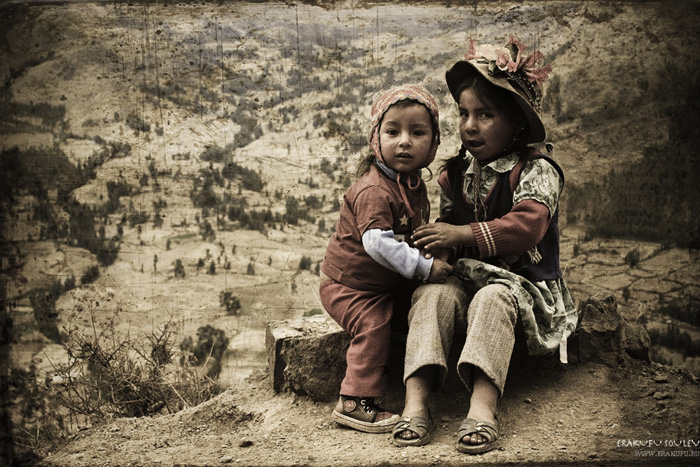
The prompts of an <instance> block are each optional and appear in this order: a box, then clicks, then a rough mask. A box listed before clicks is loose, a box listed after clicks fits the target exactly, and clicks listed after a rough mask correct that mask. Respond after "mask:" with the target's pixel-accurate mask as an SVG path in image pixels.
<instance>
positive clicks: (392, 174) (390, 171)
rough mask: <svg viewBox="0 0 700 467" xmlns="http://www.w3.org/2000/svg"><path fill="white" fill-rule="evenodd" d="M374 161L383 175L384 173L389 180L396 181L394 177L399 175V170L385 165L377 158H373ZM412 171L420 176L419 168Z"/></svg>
mask: <svg viewBox="0 0 700 467" xmlns="http://www.w3.org/2000/svg"><path fill="white" fill-rule="evenodd" d="M374 163H375V164H377V167H379V170H380V171H381V172H382V173H383V174H384V175H386V176H387V177H389V178H390V179H391V180H394V181H396V177H397V176H398V175H399V172H397V171H396V170H394V169H392V168H391V167H389V166H388V165H386V164H385V163H384V162H382V161H380V160H379V159H377V160H375V162H374ZM413 173H415V174H416V175H418V176H419V177H420V176H421V170H420V169H418V170H416V171H415V172H413Z"/></svg>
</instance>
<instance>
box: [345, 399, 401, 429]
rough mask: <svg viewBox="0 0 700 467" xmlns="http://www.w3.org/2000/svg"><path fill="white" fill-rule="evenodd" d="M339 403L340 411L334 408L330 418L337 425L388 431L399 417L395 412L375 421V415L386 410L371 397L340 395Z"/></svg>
mask: <svg viewBox="0 0 700 467" xmlns="http://www.w3.org/2000/svg"><path fill="white" fill-rule="evenodd" d="M340 404H341V405H342V409H341V410H342V412H341V411H339V410H338V409H337V408H336V409H334V410H333V414H332V415H331V418H333V420H334V421H335V422H336V423H338V424H339V425H344V426H347V427H350V428H354V429H355V430H358V431H363V432H365V433H389V432H390V431H391V428H392V427H393V426H394V424H395V423H396V420H397V419H398V418H399V416H398V415H397V414H391V417H389V418H387V419H384V420H381V421H378V422H376V421H375V420H376V419H377V416H378V415H379V414H380V413H382V412H386V410H384V409H382V408H381V407H379V406H378V405H375V404H374V398H373V397H351V396H340ZM336 407H337V406H336Z"/></svg>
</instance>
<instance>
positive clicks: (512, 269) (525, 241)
mask: <svg viewBox="0 0 700 467" xmlns="http://www.w3.org/2000/svg"><path fill="white" fill-rule="evenodd" d="M523 49H525V46H524V45H523V44H521V43H519V42H518V41H517V40H516V39H515V38H514V37H513V36H511V38H510V42H509V43H508V44H507V45H506V47H495V46H490V45H487V46H484V47H480V48H477V49H476V50H475V49H474V43H473V41H472V43H471V44H470V51H469V53H468V54H467V55H466V59H465V60H463V61H459V62H457V63H456V64H455V65H454V66H453V67H452V68H451V69H450V70H449V71H447V74H446V79H447V86H448V88H449V90H450V93H451V94H452V97H453V98H454V99H455V101H456V102H457V104H458V108H459V133H460V138H461V140H462V148H461V150H460V151H459V154H458V155H457V156H455V157H453V158H452V159H450V160H448V161H447V162H446V164H445V166H444V167H443V170H442V171H441V174H440V177H439V179H438V181H439V184H440V186H441V188H442V191H441V203H440V204H441V206H440V216H441V217H440V219H439V222H437V223H435V224H429V225H423V226H421V227H418V228H417V229H416V231H415V233H414V235H413V240H414V242H415V245H416V246H417V247H419V248H424V249H425V250H426V251H427V252H428V253H432V254H433V255H434V256H435V257H436V258H437V257H440V258H446V257H447V255H449V256H451V257H452V258H454V259H455V266H454V275H455V276H456V277H451V278H449V280H448V281H446V283H445V284H427V285H424V286H421V287H420V288H419V289H418V290H416V292H415V294H414V296H413V305H412V307H411V310H410V312H409V332H408V337H407V342H406V359H405V370H404V381H405V384H406V403H405V407H404V411H403V417H402V418H401V419H400V420H399V422H397V424H396V426H395V428H394V430H393V432H392V442H393V443H394V444H396V445H399V446H406V445H423V444H426V443H427V442H428V441H429V439H430V432H431V430H432V428H433V422H432V420H431V418H430V413H429V409H428V402H429V395H430V392H431V390H432V389H433V388H434V387H439V386H441V385H442V384H443V383H444V379H445V374H446V372H447V365H446V361H447V355H448V352H449V350H450V347H451V345H452V341H453V337H454V333H455V329H460V332H462V331H463V330H466V340H465V344H464V347H463V348H462V350H461V354H460V356H459V360H458V364H457V371H458V373H459V376H460V378H461V379H462V381H463V382H464V384H465V385H466V387H467V388H468V390H469V391H471V394H472V395H471V399H470V405H469V412H468V414H467V418H466V419H465V420H464V421H463V423H462V426H461V427H460V429H459V433H458V435H457V449H458V450H459V451H462V452H467V453H480V452H485V451H489V450H491V449H493V448H494V447H495V446H496V443H497V440H498V422H497V405H498V399H499V397H500V396H501V395H502V393H503V388H504V385H505V380H506V375H507V373H508V365H509V362H510V357H511V354H512V351H513V346H514V343H515V327H516V323H517V322H518V321H520V322H521V323H522V325H523V329H524V333H525V337H526V344H527V348H528V352H529V353H530V354H531V355H542V354H547V353H551V352H554V351H555V350H556V349H557V348H560V352H561V356H562V360H563V361H565V360H566V358H565V357H566V337H567V336H568V335H569V334H570V333H571V332H572V331H573V330H574V329H575V327H576V323H577V319H578V317H577V314H576V310H575V306H574V303H573V300H572V298H571V296H570V295H569V292H568V290H567V288H566V285H565V283H564V281H563V280H562V278H561V276H562V273H561V270H560V268H559V232H558V226H557V221H558V217H559V211H558V209H557V208H558V201H559V196H560V194H561V191H562V188H563V184H564V175H563V173H562V171H561V169H560V168H559V166H558V165H557V164H556V163H555V162H554V161H553V160H551V159H550V158H548V157H546V156H544V155H542V154H541V153H539V152H538V151H537V150H535V149H534V148H533V147H530V146H528V144H532V143H539V142H542V141H544V139H545V129H544V126H543V124H542V121H541V119H540V115H539V113H540V103H541V98H542V93H541V87H540V86H541V84H542V82H543V81H544V80H545V79H546V78H547V76H548V74H549V73H550V71H551V67H550V66H546V67H540V66H539V62H540V61H541V60H542V58H543V56H542V54H541V53H539V52H534V53H532V54H530V55H529V56H527V57H526V56H525V54H523Z"/></svg>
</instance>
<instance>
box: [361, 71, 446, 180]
mask: <svg viewBox="0 0 700 467" xmlns="http://www.w3.org/2000/svg"><path fill="white" fill-rule="evenodd" d="M400 101H416V102H418V103H419V104H422V105H423V106H425V108H427V109H428V112H429V113H430V118H431V119H432V122H433V130H434V135H433V143H432V145H431V147H430V153H429V154H428V158H427V159H426V160H425V162H424V163H423V165H422V166H421V167H427V166H428V165H430V163H431V162H432V161H433V159H435V154H436V153H437V148H438V145H440V116H439V114H438V106H437V102H436V101H435V98H434V97H433V96H432V94H430V92H428V90H426V89H425V88H423V87H421V86H418V85H416V84H404V85H401V86H395V87H393V88H390V89H387V90H384V91H379V92H378V93H377V94H375V96H374V99H373V100H372V110H371V114H372V128H371V130H370V132H369V147H370V150H371V151H372V152H373V153H374V155H375V156H376V157H377V158H378V159H379V160H381V161H384V156H383V155H382V151H381V147H380V146H379V125H380V124H381V123H382V117H384V114H385V113H386V111H387V110H389V108H390V107H391V106H392V105H394V104H396V103H397V102H400Z"/></svg>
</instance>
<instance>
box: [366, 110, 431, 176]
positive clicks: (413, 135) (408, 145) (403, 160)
mask: <svg viewBox="0 0 700 467" xmlns="http://www.w3.org/2000/svg"><path fill="white" fill-rule="evenodd" d="M432 143H433V127H432V124H431V118H430V112H428V109H426V108H425V107H424V106H423V105H421V104H419V103H415V104H412V105H408V106H405V105H403V106H399V107H396V106H392V107H390V108H389V110H387V111H386V113H385V114H384V117H383V118H382V124H381V125H380V127H379V145H380V147H381V150H382V155H383V156H384V163H385V164H386V165H387V166H388V167H389V168H391V169H394V170H396V171H397V172H413V171H414V170H417V169H419V168H420V167H422V166H423V164H424V163H425V161H426V160H427V159H428V156H429V155H430V149H431V147H432Z"/></svg>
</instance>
